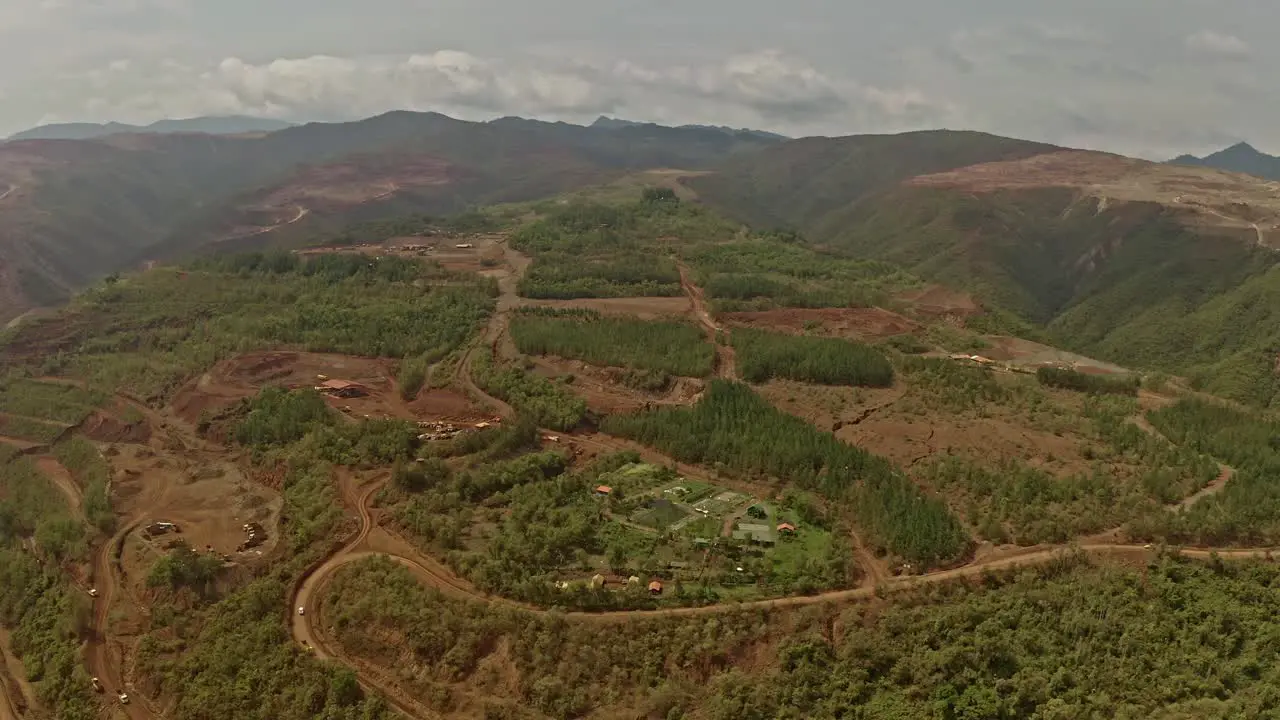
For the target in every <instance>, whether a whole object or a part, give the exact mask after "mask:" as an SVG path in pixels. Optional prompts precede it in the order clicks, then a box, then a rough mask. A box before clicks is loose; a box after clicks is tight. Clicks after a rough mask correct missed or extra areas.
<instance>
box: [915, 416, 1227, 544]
mask: <svg viewBox="0 0 1280 720" xmlns="http://www.w3.org/2000/svg"><path fill="white" fill-rule="evenodd" d="M1137 412H1138V406H1137V403H1136V402H1134V401H1133V400H1130V399H1128V398H1117V397H1107V396H1100V397H1092V398H1089V399H1088V400H1087V401H1086V402H1085V404H1084V408H1083V411H1082V413H1081V414H1082V415H1083V416H1084V418H1085V419H1086V423H1085V425H1086V427H1087V430H1086V432H1085V438H1084V440H1083V441H1084V442H1085V443H1087V446H1086V447H1087V449H1086V456H1087V457H1088V458H1089V459H1090V460H1091V463H1090V467H1089V468H1088V469H1087V470H1083V471H1075V472H1069V473H1060V474H1059V475H1055V474H1054V473H1051V472H1049V471H1048V470H1045V469H1044V468H1041V467H1036V466H1034V465H1031V464H1029V463H1027V462H1024V461H1022V460H1017V459H1013V458H1008V459H1005V460H1002V461H1000V462H997V463H993V462H992V461H990V460H989V459H987V458H985V457H981V456H978V457H974V458H964V457H960V456H954V455H953V456H948V457H943V458H940V459H937V460H936V461H933V462H932V463H930V464H927V465H925V466H924V468H923V469H922V470H921V471H920V476H921V477H922V479H924V480H925V481H926V482H927V483H928V484H929V485H930V486H932V487H934V488H936V489H937V490H939V491H942V492H944V493H946V495H947V496H948V497H949V498H952V499H953V506H954V507H957V508H965V509H966V512H967V519H968V521H969V523H970V524H971V525H972V526H973V527H974V528H976V529H977V532H978V534H979V535H980V536H981V537H982V538H983V539H986V540H992V541H994V542H1002V543H1003V542H1014V543H1017V544H1019V545H1034V544H1038V543H1045V542H1055V543H1059V542H1066V541H1068V540H1070V539H1071V538H1074V537H1080V536H1083V535H1089V534H1092V533H1097V532H1101V531H1103V530H1108V529H1110V528H1115V527H1120V526H1122V525H1124V524H1125V523H1126V522H1128V521H1130V520H1132V519H1133V518H1135V517H1140V516H1144V515H1148V514H1151V513H1162V512H1164V507H1165V506H1166V505H1169V504H1173V503H1177V502H1178V501H1180V500H1182V499H1183V498H1185V497H1187V496H1189V495H1191V494H1193V493H1195V492H1196V491H1197V490H1199V489H1200V488H1202V487H1204V486H1205V485H1207V484H1208V483H1209V482H1210V481H1212V480H1213V479H1214V478H1215V477H1217V475H1218V465H1217V463H1215V462H1214V461H1213V460H1212V459H1211V458H1208V457H1206V456H1204V455H1202V454H1201V453H1200V452H1197V451H1196V450H1195V449H1193V448H1190V447H1186V446H1182V445H1174V444H1171V443H1169V442H1167V441H1166V440H1164V439H1163V438H1159V437H1154V436H1152V435H1151V434H1149V433H1146V432H1144V431H1143V430H1142V429H1140V428H1139V427H1138V426H1137V425H1135V424H1133V423H1132V422H1129V419H1130V418H1131V417H1132V416H1133V415H1134V414H1135V413H1137Z"/></svg>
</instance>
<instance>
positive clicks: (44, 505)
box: [0, 451, 98, 720]
mask: <svg viewBox="0 0 1280 720" xmlns="http://www.w3.org/2000/svg"><path fill="white" fill-rule="evenodd" d="M84 538H85V528H84V526H83V525H82V524H81V523H80V522H79V521H78V520H77V519H76V518H75V517H74V516H73V514H72V512H71V508H70V507H69V506H68V505H67V502H66V500H65V499H64V498H63V496H62V495H61V494H60V493H59V492H58V491H57V490H56V489H55V488H54V487H53V483H52V482H51V481H50V480H49V478H47V477H45V476H44V475H43V474H41V473H40V472H39V470H37V469H36V467H35V465H34V464H32V463H31V462H30V461H29V460H28V459H27V458H25V457H22V456H18V455H15V454H13V453H12V452H3V451H0V623H3V625H4V626H5V627H6V628H8V629H9V631H10V632H11V638H12V649H13V652H14V654H16V655H17V656H18V657H19V659H21V660H22V664H23V669H24V670H25V671H26V675H27V678H28V679H29V680H31V681H33V682H35V683H37V684H36V692H37V694H38V696H39V699H40V701H41V702H43V703H44V704H45V706H46V707H47V708H48V709H49V710H51V711H52V712H53V713H54V714H55V715H56V716H57V717H59V718H67V719H68V720H90V719H91V718H95V717H98V713H97V708H96V703H95V702H94V700H93V698H92V697H91V693H90V689H89V688H90V686H89V678H88V676H87V675H86V674H85V672H84V670H83V668H82V667H81V665H80V638H81V637H83V635H84V633H85V631H86V630H87V625H88V618H89V613H90V608H89V607H88V603H87V602H86V600H85V598H84V596H83V594H82V593H79V592H77V591H74V590H72V588H71V586H70V584H69V583H68V582H67V579H66V577H65V576H64V575H63V573H62V570H61V561H65V560H69V559H73V558H78V557H81V556H82V555H83V552H84V549H85V545H84ZM22 543H27V544H31V543H33V544H34V547H35V548H36V553H32V552H29V551H28V550H26V549H25V548H23V547H22V545H21V544H22ZM49 560H52V562H47V561H49ZM42 561H46V562H42Z"/></svg>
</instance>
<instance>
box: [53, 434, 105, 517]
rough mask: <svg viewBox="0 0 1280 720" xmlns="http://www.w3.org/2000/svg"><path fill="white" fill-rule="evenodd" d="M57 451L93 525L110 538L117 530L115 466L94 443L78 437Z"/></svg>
mask: <svg viewBox="0 0 1280 720" xmlns="http://www.w3.org/2000/svg"><path fill="white" fill-rule="evenodd" d="M53 451H54V454H55V455H56V456H57V458H58V461H59V462H61V463H62V464H63V465H64V466H65V467H66V468H67V470H69V471H70V472H71V475H72V476H73V477H74V478H75V480H76V484H78V485H79V486H80V490H81V492H82V493H83V495H84V514H85V517H86V518H88V520H89V523H90V524H91V525H93V526H94V527H96V528H97V529H98V530H99V531H100V532H102V533H103V534H109V533H110V532H111V531H112V530H113V529H115V525H116V518H115V515H114V514H113V513H112V511H111V466H110V465H108V464H107V460H106V458H104V457H102V453H101V452H99V451H98V448H97V447H95V446H94V444H93V443H91V442H89V441H88V440H86V439H84V438H82V437H80V436H78V435H76V436H73V437H71V438H68V439H67V440H64V441H62V442H60V443H58V444H57V445H55V446H54V448H53Z"/></svg>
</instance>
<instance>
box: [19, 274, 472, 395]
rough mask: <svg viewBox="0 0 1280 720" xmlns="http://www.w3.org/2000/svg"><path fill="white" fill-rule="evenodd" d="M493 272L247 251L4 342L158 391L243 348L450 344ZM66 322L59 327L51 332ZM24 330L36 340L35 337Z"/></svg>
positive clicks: (44, 359)
mask: <svg viewBox="0 0 1280 720" xmlns="http://www.w3.org/2000/svg"><path fill="white" fill-rule="evenodd" d="M494 293H496V288H495V287H494V286H493V285H492V283H491V282H484V281H481V280H479V279H477V278H475V276H470V275H459V274H457V273H452V272H449V271H446V270H443V269H441V268H439V267H438V266H434V265H430V264H427V263H420V262H414V261H410V260H402V259H398V258H383V259H382V260H376V261H375V260H370V259H368V258H360V257H356V256H344V255H322V256H318V257H314V258H309V259H300V258H298V257H296V256H293V255H290V254H287V253H281V254H268V255H264V254H251V255H237V256H230V257H220V258H215V259H212V260H207V261H202V262H200V263H198V264H197V265H196V266H194V267H193V268H192V269H190V270H174V269H167V268H166V269H157V270H154V271H151V272H147V273H143V274H141V275H138V276H130V277H127V278H123V279H121V280H118V281H115V282H108V283H105V284H103V285H100V286H98V287H96V288H94V289H92V290H90V291H87V292H86V293H84V294H83V295H81V296H80V297H79V298H77V300H76V301H75V302H74V303H72V304H71V305H70V306H69V307H68V308H66V309H65V310H63V311H61V313H60V314H59V315H58V316H56V317H54V318H49V319H45V320H42V321H38V322H36V323H32V324H30V325H24V326H23V327H22V328H21V329H20V330H18V331H17V333H16V334H14V335H13V336H12V337H11V338H10V339H9V342H8V343H7V347H6V348H3V349H0V354H4V355H5V356H6V357H13V358H15V364H21V365H22V366H25V367H26V368H27V370H28V372H35V373H45V374H70V375H74V376H78V377H83V378H87V379H90V380H91V381H92V382H93V384H94V386H95V387H98V388H108V389H114V388H123V389H126V390H131V391H134V392H137V393H139V394H142V395H147V396H163V395H165V394H167V392H168V391H170V390H172V389H174V388H175V387H176V386H177V385H178V384H179V383H180V382H182V381H183V380H184V379H185V378H187V377H189V376H191V375H192V374H194V373H196V372H199V371H201V370H204V369H205V368H207V367H209V366H210V365H212V364H213V363H214V362H216V361H217V360H220V359H222V358H224V357H227V356H229V355H231V354H234V353H237V352H243V351H246V350H251V349H258V348H263V347H280V346H292V347H297V348H299V349H305V350H313V351H321V352H346V353H353V354H357V355H372V356H377V355H380V356H385V357H397V358H399V357H404V356H406V355H415V354H419V353H426V352H433V351H434V352H442V351H447V350H450V349H453V348H456V347H458V346H459V345H461V344H462V343H463V342H464V341H465V340H466V339H468V338H469V337H470V336H471V335H472V334H473V333H474V332H475V330H476V329H477V328H478V327H480V326H481V325H482V324H483V322H484V321H485V319H486V317H487V316H488V314H489V312H490V311H491V310H492V307H493V300H492V297H491V295H492V294H494ZM46 324H48V325H49V326H52V325H54V324H59V325H61V326H63V327H65V328H67V329H66V330H64V333H65V334H64V335H60V336H56V338H55V339H50V338H48V337H46V336H45V335H44V334H43V333H44V330H43V329H42V328H44V327H46ZM28 339H30V340H29V342H30V343H32V345H28V344H27V343H28Z"/></svg>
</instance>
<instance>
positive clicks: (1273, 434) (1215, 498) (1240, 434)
mask: <svg viewBox="0 0 1280 720" xmlns="http://www.w3.org/2000/svg"><path fill="white" fill-rule="evenodd" d="M1148 417H1149V418H1150V420H1151V424H1152V425H1154V426H1155V427H1156V428H1157V429H1158V430H1160V432H1162V433H1164V435H1165V436H1167V437H1168V438H1169V439H1170V440H1172V441H1173V442H1176V443H1178V444H1180V445H1186V446H1187V447H1190V448H1194V449H1196V450H1199V451H1200V452H1203V453H1206V454H1209V455H1212V456H1213V457H1215V458H1217V459H1219V460H1221V461H1222V462H1224V463H1227V464H1228V465H1230V466H1231V467H1232V468H1234V469H1235V471H1236V473H1235V475H1234V476H1233V477H1232V478H1231V479H1230V480H1229V481H1228V482H1227V484H1226V487H1225V488H1223V490H1222V491H1221V492H1219V493H1217V494H1215V495H1211V496H1209V497H1205V498H1203V499H1201V500H1200V501H1199V502H1198V503H1196V504H1195V505H1194V506H1192V507H1191V508H1190V509H1188V510H1186V511H1185V512H1180V513H1165V514H1161V515H1153V516H1149V517H1146V518H1142V519H1140V520H1139V521H1138V522H1135V523H1134V524H1133V530H1132V532H1133V533H1134V534H1135V535H1137V536H1139V537H1152V538H1163V539H1167V540H1169V541H1171V542H1184V543H1195V544H1205V545H1219V546H1220V545H1228V544H1241V545H1254V546H1257V545H1271V544H1273V543H1276V542H1280V485H1277V483H1276V482H1275V478H1276V477H1277V474H1278V473H1280V440H1278V439H1277V438H1280V421H1277V420H1276V419H1274V418H1272V417H1270V416H1265V415H1262V414H1261V413H1258V412H1254V411H1247V410H1244V409H1240V408H1232V407H1228V406H1225V405H1222V404H1218V403H1216V402H1209V401H1205V400H1200V399H1196V398H1184V399H1182V400H1179V401H1178V402H1177V403H1174V404H1173V405H1170V406H1168V407H1164V408H1161V409H1159V410H1153V411H1151V412H1150V413H1148Z"/></svg>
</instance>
